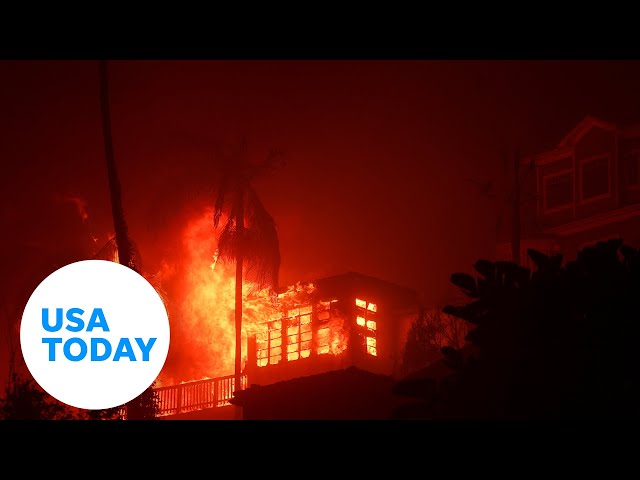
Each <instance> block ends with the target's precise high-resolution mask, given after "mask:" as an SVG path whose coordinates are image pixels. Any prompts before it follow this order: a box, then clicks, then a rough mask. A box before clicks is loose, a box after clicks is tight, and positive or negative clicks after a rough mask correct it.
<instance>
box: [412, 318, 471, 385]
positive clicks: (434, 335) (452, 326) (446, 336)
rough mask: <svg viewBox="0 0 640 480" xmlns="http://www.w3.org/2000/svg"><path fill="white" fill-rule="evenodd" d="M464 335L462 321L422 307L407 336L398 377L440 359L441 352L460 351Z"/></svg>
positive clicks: (464, 329) (465, 326)
mask: <svg viewBox="0 0 640 480" xmlns="http://www.w3.org/2000/svg"><path fill="white" fill-rule="evenodd" d="M467 331H468V328H467V324H466V322H464V321H463V320H461V319H459V318H456V317H454V316H452V315H447V314H446V313H444V312H442V311H440V310H438V309H433V310H426V309H425V308H424V307H421V308H420V311H419V312H418V316H417V317H416V319H415V320H414V321H413V323H412V324H411V328H410V329H409V332H408V333H407V340H406V343H405V345H404V348H403V351H402V363H401V365H400V373H401V374H408V373H411V372H414V371H416V370H419V369H421V368H424V367H426V366H427V365H429V364H430V363H432V362H434V361H435V360H438V359H440V358H442V356H443V352H444V351H446V350H443V348H444V349H446V348H451V347H453V348H454V349H459V348H462V347H463V345H464V338H465V335H466V334H467Z"/></svg>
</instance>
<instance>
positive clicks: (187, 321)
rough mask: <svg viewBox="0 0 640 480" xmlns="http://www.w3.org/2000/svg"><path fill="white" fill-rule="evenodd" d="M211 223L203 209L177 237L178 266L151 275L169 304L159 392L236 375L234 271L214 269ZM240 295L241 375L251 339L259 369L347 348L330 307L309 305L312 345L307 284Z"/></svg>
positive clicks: (226, 266) (251, 289)
mask: <svg viewBox="0 0 640 480" xmlns="http://www.w3.org/2000/svg"><path fill="white" fill-rule="evenodd" d="M212 218H213V211H212V210H211V209H207V210H206V211H205V212H203V213H202V214H201V215H198V216H196V217H194V218H193V219H191V220H190V221H189V222H188V223H187V224H186V226H185V227H184V228H183V230H182V232H181V242H180V244H179V246H178V248H179V249H180V252H179V254H178V255H177V257H178V258H179V260H176V261H175V262H173V263H172V262H169V261H165V262H164V263H163V264H162V267H161V269H160V271H159V272H158V274H156V279H157V280H158V281H159V283H165V284H167V289H168V290H171V295H170V298H172V299H173V301H171V302H170V303H169V313H170V319H171V337H172V338H171V349H170V351H169V357H168V358H167V362H166V364H165V369H164V370H163V372H162V374H161V376H160V379H159V383H160V384H170V383H174V384H175V383H180V382H188V381H192V380H200V379H205V378H215V377H221V376H226V375H232V374H233V373H234V370H235V264H234V263H233V262H223V261H219V259H218V251H217V245H216V238H215V235H214V233H215V232H214V229H213V225H212ZM176 253H178V252H176ZM169 287H170V288H169ZM242 290H243V311H242V345H243V347H242V357H243V359H242V365H243V370H244V368H245V366H246V362H247V338H248V337H249V336H253V335H255V336H256V342H257V348H258V352H257V359H252V361H254V362H257V365H258V366H266V365H268V364H269V363H279V362H281V361H283V360H285V359H286V360H288V361H295V360H299V359H301V358H302V359H304V358H308V357H310V356H311V355H312V353H316V354H319V355H322V354H326V353H331V354H334V355H338V354H340V353H342V352H343V351H344V350H345V349H346V348H347V342H348V335H347V329H346V326H345V322H344V319H343V318H342V317H341V316H340V315H339V313H338V312H337V309H336V308H332V306H333V305H335V300H332V301H328V302H319V303H318V304H316V305H315V310H317V321H318V326H317V338H316V339H315V343H314V342H312V341H311V334H312V332H311V330H312V328H311V327H312V326H311V322H312V317H313V311H314V305H313V301H314V300H312V298H313V293H314V292H315V287H314V285H313V284H310V283H309V284H301V283H298V284H296V285H292V286H289V287H288V288H287V290H286V291H285V292H283V293H280V294H278V295H275V294H274V293H273V292H272V291H270V290H269V289H262V290H260V289H258V288H257V286H256V284H254V283H253V282H250V281H244V282H243V289H242ZM283 322H285V323H283ZM283 326H284V327H286V329H283ZM283 335H284V337H285V338H283ZM267 340H268V341H269V342H270V343H268V345H267V347H265V342H267ZM312 345H313V346H312ZM261 346H263V347H264V348H262V349H261ZM265 348H266V349H265ZM314 349H315V352H313V350H314Z"/></svg>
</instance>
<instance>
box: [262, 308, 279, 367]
mask: <svg viewBox="0 0 640 480" xmlns="http://www.w3.org/2000/svg"><path fill="white" fill-rule="evenodd" d="M256 348H257V350H258V352H257V356H258V366H259V367H264V366H266V365H275V364H277V363H280V360H282V319H279V320H272V321H269V322H267V328H266V330H263V331H262V332H258V333H257V334H256Z"/></svg>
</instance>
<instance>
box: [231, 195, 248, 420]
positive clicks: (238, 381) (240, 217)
mask: <svg viewBox="0 0 640 480" xmlns="http://www.w3.org/2000/svg"><path fill="white" fill-rule="evenodd" d="M242 193H243V192H240V193H239V195H238V197H239V200H238V206H237V211H236V234H237V235H238V243H237V249H238V250H237V252H236V308H235V317H236V365H235V366H236V368H235V380H234V381H235V389H234V390H235V391H240V390H242V266H243V261H244V233H245V232H244V202H243V195H242ZM239 414H240V407H238V411H237V412H236V416H237V418H238V419H239V417H240V415H239Z"/></svg>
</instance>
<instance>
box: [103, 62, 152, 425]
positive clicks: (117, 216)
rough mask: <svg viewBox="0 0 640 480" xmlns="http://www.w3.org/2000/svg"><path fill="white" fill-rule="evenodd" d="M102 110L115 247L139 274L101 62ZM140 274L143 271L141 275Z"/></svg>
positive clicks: (130, 414)
mask: <svg viewBox="0 0 640 480" xmlns="http://www.w3.org/2000/svg"><path fill="white" fill-rule="evenodd" d="M100 111H101V113H102V134H103V136H104V151H105V157H106V160H107V176H108V178H109V194H110V196H111V214H112V216H113V228H114V230H115V232H116V245H117V247H118V261H119V262H120V264H121V265H125V266H127V267H129V268H130V269H132V270H133V271H135V272H138V269H137V268H136V265H135V263H134V262H133V255H132V254H133V245H132V242H131V239H130V238H129V229H128V228H127V222H126V221H125V218H124V209H123V208H122V191H121V189H120V179H119V177H118V169H117V168H116V160H115V157H114V155H113V140H112V138H111V113H110V111H109V78H108V72H107V62H106V60H101V61H100ZM138 273H140V272H138ZM145 395H146V396H149V395H151V396H152V395H153V390H152V386H150V387H149V388H148V389H147V390H145V391H144V392H143V393H142V394H141V395H140V396H138V397H137V398H134V399H133V400H131V401H130V402H129V403H127V405H126V410H127V418H128V419H130V420H137V419H140V418H142V417H140V416H139V415H138V413H135V412H139V411H140V408H137V407H138V406H139V405H140V404H141V402H142V397H143V396H145Z"/></svg>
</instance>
